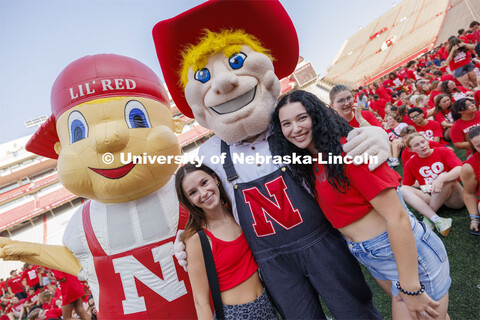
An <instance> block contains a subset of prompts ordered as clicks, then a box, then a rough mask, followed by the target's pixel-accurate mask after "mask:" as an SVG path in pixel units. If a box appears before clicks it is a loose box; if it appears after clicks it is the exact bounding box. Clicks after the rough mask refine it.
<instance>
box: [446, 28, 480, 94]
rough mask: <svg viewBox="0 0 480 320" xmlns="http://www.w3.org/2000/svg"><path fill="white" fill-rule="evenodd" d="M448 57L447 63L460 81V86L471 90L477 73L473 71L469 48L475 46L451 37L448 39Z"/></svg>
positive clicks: (475, 84)
mask: <svg viewBox="0 0 480 320" xmlns="http://www.w3.org/2000/svg"><path fill="white" fill-rule="evenodd" d="M447 49H448V52H449V55H448V58H447V63H448V64H449V66H450V71H451V72H452V74H453V76H454V77H455V78H456V79H458V81H460V83H461V84H462V86H464V87H465V88H467V89H470V90H472V89H473V88H475V87H476V86H477V75H476V74H475V71H473V68H474V65H473V63H472V56H471V54H470V50H475V46H474V45H472V44H467V43H465V42H463V41H461V40H460V39H458V38H457V37H451V38H450V39H449V40H448V48H447Z"/></svg>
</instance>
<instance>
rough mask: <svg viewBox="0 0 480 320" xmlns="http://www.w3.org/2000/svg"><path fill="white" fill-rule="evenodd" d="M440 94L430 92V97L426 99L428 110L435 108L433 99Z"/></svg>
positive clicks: (434, 91) (438, 92)
mask: <svg viewBox="0 0 480 320" xmlns="http://www.w3.org/2000/svg"><path fill="white" fill-rule="evenodd" d="M440 93H441V92H440V91H436V90H433V91H431V92H430V97H429V98H428V106H429V107H430V108H434V107H435V102H434V101H435V100H434V99H435V97H436V96H437V95H439V94H440Z"/></svg>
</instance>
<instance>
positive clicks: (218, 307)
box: [198, 229, 225, 319]
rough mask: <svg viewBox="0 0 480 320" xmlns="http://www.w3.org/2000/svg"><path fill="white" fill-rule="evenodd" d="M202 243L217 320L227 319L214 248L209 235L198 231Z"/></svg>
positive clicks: (201, 230)
mask: <svg viewBox="0 0 480 320" xmlns="http://www.w3.org/2000/svg"><path fill="white" fill-rule="evenodd" d="M198 235H199V237H200V243H201V244H202V251H203V259H204V260H205V269H207V277H208V284H209V285H210V292H211V294H212V300H213V305H214V307H215V314H216V319H225V316H224V314H223V303H222V296H221V295H220V285H219V284H218V277H217V269H216V268H215V261H213V254H212V248H211V247H210V243H209V242H208V238H207V235H206V234H205V231H204V230H203V229H200V230H198Z"/></svg>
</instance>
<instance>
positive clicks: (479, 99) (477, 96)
mask: <svg viewBox="0 0 480 320" xmlns="http://www.w3.org/2000/svg"><path fill="white" fill-rule="evenodd" d="M473 97H474V98H475V104H476V105H477V107H478V106H480V90H477V91H475V93H474V94H473Z"/></svg>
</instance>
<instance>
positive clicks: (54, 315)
mask: <svg viewBox="0 0 480 320" xmlns="http://www.w3.org/2000/svg"><path fill="white" fill-rule="evenodd" d="M25 318H27V319H29V320H44V319H45V320H48V319H71V318H80V319H82V320H90V319H93V320H95V319H96V309H95V303H94V301H93V298H92V296H91V295H90V290H89V289H88V286H87V285H86V284H85V283H83V282H80V281H79V280H78V278H77V277H74V276H72V275H70V274H67V273H63V272H61V271H58V270H49V269H47V268H45V267H42V266H34V265H30V264H28V263H25V264H24V266H23V268H22V272H17V270H12V271H11V272H10V278H8V279H6V280H4V279H0V320H16V319H25Z"/></svg>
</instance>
